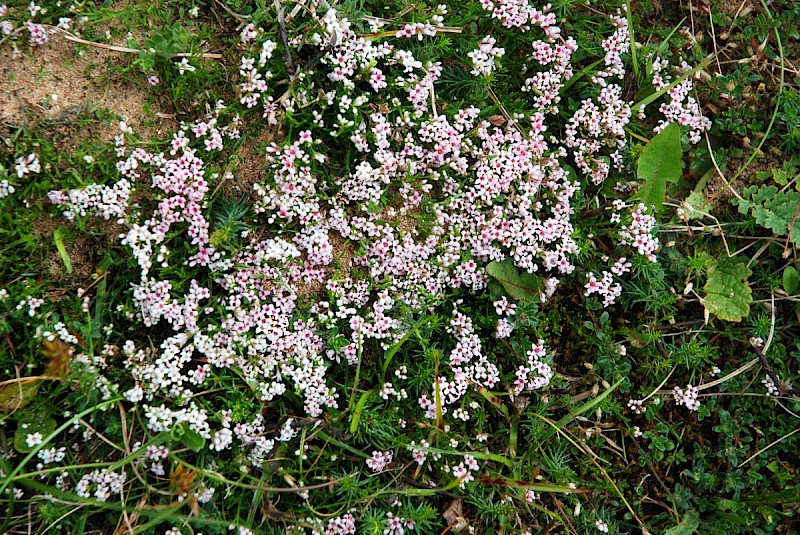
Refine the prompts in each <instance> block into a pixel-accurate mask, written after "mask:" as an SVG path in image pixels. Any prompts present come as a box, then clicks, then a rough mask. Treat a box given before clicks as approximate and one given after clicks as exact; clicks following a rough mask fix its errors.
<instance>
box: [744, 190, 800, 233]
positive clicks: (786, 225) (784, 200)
mask: <svg viewBox="0 0 800 535" xmlns="http://www.w3.org/2000/svg"><path fill="white" fill-rule="evenodd" d="M742 197H743V198H742V199H732V200H731V202H732V203H733V204H734V205H738V207H739V212H740V213H742V214H750V215H752V217H753V218H754V219H755V221H756V223H758V224H759V225H761V226H762V227H765V228H768V229H770V230H771V231H772V232H774V233H775V234H777V235H778V236H786V235H787V234H789V237H790V240H791V241H792V243H794V244H795V245H798V246H800V218H798V217H797V213H798V207H800V192H798V191H779V190H778V188H777V187H776V186H750V187H748V188H745V190H744V191H743V192H742ZM790 227H791V228H790Z"/></svg>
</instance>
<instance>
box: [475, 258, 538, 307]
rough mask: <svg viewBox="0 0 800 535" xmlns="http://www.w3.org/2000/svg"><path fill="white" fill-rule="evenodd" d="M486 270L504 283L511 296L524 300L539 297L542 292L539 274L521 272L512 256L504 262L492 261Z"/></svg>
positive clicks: (532, 299)
mask: <svg viewBox="0 0 800 535" xmlns="http://www.w3.org/2000/svg"><path fill="white" fill-rule="evenodd" d="M486 272H487V273H488V274H489V275H490V276H491V277H493V278H494V279H496V280H497V281H498V282H499V283H500V284H502V285H503V288H504V289H505V291H506V292H508V295H510V296H511V297H514V298H516V299H520V300H522V301H534V300H538V299H539V293H540V292H541V281H540V278H539V276H538V275H534V274H533V273H527V272H523V273H520V272H519V270H518V269H517V266H515V265H514V260H512V259H511V258H506V259H505V260H503V261H502V262H497V261H494V262H490V263H489V265H488V266H486Z"/></svg>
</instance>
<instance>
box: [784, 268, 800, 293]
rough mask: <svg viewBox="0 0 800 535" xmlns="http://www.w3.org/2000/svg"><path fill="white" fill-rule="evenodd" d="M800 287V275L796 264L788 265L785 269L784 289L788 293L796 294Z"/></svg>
mask: <svg viewBox="0 0 800 535" xmlns="http://www.w3.org/2000/svg"><path fill="white" fill-rule="evenodd" d="M798 287H800V277H798V275H797V270H796V269H795V268H794V266H786V269H784V270H783V289H784V290H785V291H786V293H787V294H789V295H794V294H796V293H797V288H798Z"/></svg>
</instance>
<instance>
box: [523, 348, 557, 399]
mask: <svg viewBox="0 0 800 535" xmlns="http://www.w3.org/2000/svg"><path fill="white" fill-rule="evenodd" d="M546 355H547V351H546V350H545V348H544V340H541V339H540V340H538V341H537V343H536V345H535V346H533V348H531V349H530V350H529V351H528V352H527V354H526V356H527V357H528V360H527V362H526V363H525V364H524V365H522V366H520V367H519V369H517V380H516V381H514V393H515V394H517V395H519V394H521V393H522V392H523V391H525V390H540V389H542V388H544V387H546V386H547V385H549V384H550V381H551V380H552V379H553V369H552V368H551V367H550V365H549V364H547V363H546V362H544V360H543V359H544V358H545V357H546Z"/></svg>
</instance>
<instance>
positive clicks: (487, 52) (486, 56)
mask: <svg viewBox="0 0 800 535" xmlns="http://www.w3.org/2000/svg"><path fill="white" fill-rule="evenodd" d="M496 43H497V41H496V40H495V39H494V37H491V36H489V35H487V36H486V37H484V38H483V39H481V41H480V43H478V48H477V49H476V50H473V51H472V52H470V53H469V54H467V56H469V58H470V59H471V60H472V74H474V75H475V76H488V75H489V74H490V73H491V72H492V71H494V69H495V67H494V60H495V59H496V58H499V57H502V56H503V55H504V54H505V53H506V51H505V49H503V48H500V47H496V46H494V45H495V44H496Z"/></svg>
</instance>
